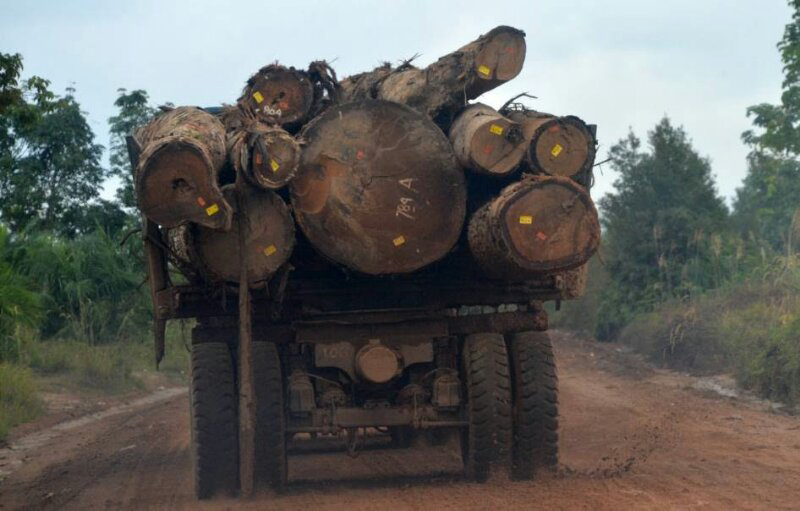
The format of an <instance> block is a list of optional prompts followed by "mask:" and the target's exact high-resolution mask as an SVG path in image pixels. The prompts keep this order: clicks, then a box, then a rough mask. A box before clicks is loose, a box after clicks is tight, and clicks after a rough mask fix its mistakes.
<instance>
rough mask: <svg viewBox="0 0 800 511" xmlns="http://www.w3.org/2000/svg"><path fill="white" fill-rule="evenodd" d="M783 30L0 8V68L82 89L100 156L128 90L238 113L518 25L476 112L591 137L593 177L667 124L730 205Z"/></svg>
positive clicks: (346, 8) (318, 8)
mask: <svg viewBox="0 0 800 511" xmlns="http://www.w3.org/2000/svg"><path fill="white" fill-rule="evenodd" d="M790 17H791V11H790V10H789V8H788V6H787V5H786V3H785V2H784V1H782V0H741V1H738V0H702V1H698V0H671V1H669V2H664V1H663V0H658V1H656V0H603V1H598V0H572V1H570V2H564V1H556V0H528V1H517V0H507V1H504V2H486V1H483V2H480V1H472V0H460V1H440V2H434V1H422V0H418V1H411V0H409V1H388V0H387V1H383V2H379V1H375V0H373V1H370V2H367V1H356V0H337V1H330V2H323V1H318V0H303V1H302V2H300V1H294V2H289V1H286V0H283V1H280V2H278V1H269V0H260V1H259V0H239V1H230V2H212V1H206V0H192V1H187V0H176V1H171V2H168V1H166V0H162V1H157V0H141V1H136V0H126V1H118V2H112V1H108V0H72V1H69V2H65V1H63V0H59V1H54V0H39V1H36V2H32V1H19V0H17V1H10V0H0V52H4V53H20V54H22V56H23V58H24V65H25V69H24V71H23V76H24V77H27V76H30V75H39V76H42V77H44V78H47V79H49V80H51V82H52V84H53V89H54V90H55V91H61V92H63V91H64V90H65V89H66V88H67V87H70V86H73V87H75V88H76V89H77V92H76V97H77V100H78V101H79V102H80V104H81V106H82V108H83V110H84V111H86V113H87V116H88V118H89V122H90V124H91V126H92V129H93V130H94V132H95V134H96V136H97V139H98V141H99V142H100V143H101V144H103V145H104V146H106V147H108V145H109V141H108V124H107V120H108V118H109V117H110V116H112V115H114V113H115V109H114V106H113V103H114V100H115V99H116V97H117V89H119V88H121V87H123V88H126V89H128V90H133V89H144V90H146V91H147V92H148V93H149V94H150V97H151V100H152V101H153V103H155V104H161V103H165V102H172V103H174V104H176V105H198V106H212V105H219V104H222V103H232V102H234V101H235V100H236V98H237V97H238V96H239V93H240V91H241V89H242V86H243V85H244V82H245V80H246V79H247V78H248V77H249V76H250V75H251V74H252V73H253V72H254V71H256V70H257V69H259V68H260V67H261V66H263V65H265V64H268V63H272V62H274V61H276V60H278V61H280V62H281V63H283V64H285V65H291V66H295V67H299V68H304V67H305V66H306V65H307V64H308V63H309V62H310V61H312V60H318V59H326V60H328V61H329V62H332V63H333V67H334V68H335V69H336V71H337V73H338V74H339V76H340V77H343V76H347V75H349V74H352V73H357V72H360V71H365V70H368V69H371V68H372V67H374V66H375V65H378V64H380V63H382V62H383V61H389V62H393V63H397V62H398V61H400V60H402V59H405V58H408V57H410V56H412V55H415V54H420V55H421V56H420V57H419V58H418V59H417V61H416V62H417V64H418V65H423V66H424V65H427V64H428V63H430V62H432V61H434V60H436V59H437V58H438V57H440V56H441V55H444V54H446V53H448V52H450V51H453V50H455V49H457V48H459V47H460V46H462V45H464V44H466V43H468V42H470V41H472V40H474V39H475V38H476V37H477V36H479V35H480V34H482V33H485V32H487V31H489V30H490V29H491V28H493V27H495V26H497V25H511V26H514V27H517V28H520V29H522V30H524V31H525V32H526V34H527V37H526V40H527V57H526V62H525V67H524V68H523V71H522V73H521V74H520V75H519V76H518V77H517V78H515V79H514V80H512V81H511V82H509V83H506V84H504V85H503V86H501V87H499V88H497V89H495V90H493V91H491V92H489V93H487V94H485V95H484V96H481V98H479V101H481V102H484V103H487V104H489V105H492V106H495V107H499V106H500V105H502V104H503V103H504V102H505V100H506V99H508V98H509V97H511V96H513V95H516V94H518V93H520V92H528V93H530V94H532V95H534V96H536V97H537V99H535V100H530V103H529V104H530V106H531V107H533V108H535V109H536V110H540V111H545V112H550V113H554V114H559V115H578V116H579V117H581V118H583V119H584V120H585V121H587V122H588V123H593V124H597V125H598V138H599V140H600V147H599V153H598V161H601V160H603V159H605V155H606V152H607V150H608V149H609V148H610V147H611V146H612V145H613V144H614V143H615V142H617V141H619V140H620V139H621V138H623V137H624V136H626V135H627V133H628V131H629V130H633V131H634V133H636V134H637V135H638V136H639V137H641V138H645V137H646V134H647V131H648V130H650V129H652V127H653V126H654V125H655V124H656V123H657V122H658V121H659V120H660V119H661V118H662V117H663V116H664V115H667V116H669V117H670V119H671V120H672V121H673V123H674V124H677V125H681V126H683V127H684V128H685V129H686V131H687V133H688V134H689V136H690V137H691V139H692V140H693V143H694V146H695V148H696V149H697V150H698V151H699V152H700V153H701V154H703V155H704V156H707V157H708V158H709V159H710V160H711V163H712V168H713V171H714V174H715V175H716V178H717V183H718V188H719V191H720V193H721V194H723V195H724V196H725V197H727V198H728V200H729V201H730V199H731V198H732V197H733V196H734V195H735V190H736V188H737V187H738V186H740V184H741V181H742V178H743V177H744V176H745V173H746V170H747V165H746V155H747V152H748V150H747V147H746V146H744V145H743V144H742V142H741V138H740V137H741V133H742V132H743V131H744V130H746V129H748V128H749V127H750V125H751V123H750V121H749V120H748V118H747V116H746V109H747V107H748V106H751V105H755V104H758V103H763V102H770V103H776V102H778V101H779V98H780V92H781V87H780V85H781V80H782V73H781V63H780V58H779V54H778V52H777V49H776V43H777V42H778V41H779V40H780V38H781V36H782V34H783V28H784V26H785V25H786V23H788V22H789V20H790ZM596 170H597V172H596V174H597V175H596V184H595V188H594V189H593V191H592V195H594V196H595V197H600V196H602V195H603V194H605V193H607V192H609V191H612V190H613V182H614V180H615V175H614V172H613V171H612V169H611V168H610V167H609V166H608V165H607V164H606V165H601V166H600V167H598V168H597V169H596ZM115 186H116V182H113V181H112V182H109V183H108V184H107V186H106V190H105V192H104V196H106V197H110V196H112V195H113V190H114V188H115Z"/></svg>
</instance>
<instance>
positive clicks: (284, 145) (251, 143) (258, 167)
mask: <svg viewBox="0 0 800 511" xmlns="http://www.w3.org/2000/svg"><path fill="white" fill-rule="evenodd" d="M223 122H224V123H225V129H226V130H227V133H228V134H227V146H228V157H229V158H230V161H231V165H232V166H233V168H234V170H235V171H236V173H237V174H240V173H241V174H242V175H243V176H244V177H245V178H246V179H247V180H248V182H249V183H250V184H252V185H254V186H257V187H258V188H261V189H265V190H277V189H278V188H282V187H284V186H286V185H287V184H288V183H289V181H291V180H292V178H293V177H294V175H295V173H296V171H297V164H298V163H299V161H300V145H299V144H298V143H297V141H295V139H294V137H292V136H291V135H290V134H289V133H287V132H286V131H285V130H283V129H281V128H278V127H274V126H269V125H267V124H264V123H263V122H260V121H258V120H256V118H255V117H253V116H251V115H249V114H248V113H247V112H246V111H245V110H243V109H242V108H240V107H233V108H229V109H227V110H226V111H225V113H224V114H223Z"/></svg>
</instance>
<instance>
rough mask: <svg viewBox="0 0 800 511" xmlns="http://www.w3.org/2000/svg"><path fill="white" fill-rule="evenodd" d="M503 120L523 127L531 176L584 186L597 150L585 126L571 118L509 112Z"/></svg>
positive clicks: (526, 156) (526, 157) (521, 111)
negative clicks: (559, 177) (510, 120)
mask: <svg viewBox="0 0 800 511" xmlns="http://www.w3.org/2000/svg"><path fill="white" fill-rule="evenodd" d="M506 116H507V117H508V118H509V119H512V120H513V121H516V122H518V123H520V124H522V125H523V127H524V132H525V138H526V139H527V140H529V144H528V148H527V152H526V155H525V161H526V165H527V167H528V168H529V170H530V171H531V172H534V173H536V174H545V175H548V176H561V177H569V178H571V179H574V180H576V181H579V182H581V183H582V184H584V185H586V181H587V179H588V175H590V174H591V170H592V166H593V165H594V157H595V152H596V146H597V141H596V140H595V137H594V135H593V134H592V131H591V130H590V129H589V128H588V126H587V125H586V123H584V122H583V121H582V120H581V119H579V118H578V117H575V116H571V115H570V116H566V117H556V116H555V115H551V114H545V113H541V112H534V111H532V110H529V111H526V110H511V111H509V112H506Z"/></svg>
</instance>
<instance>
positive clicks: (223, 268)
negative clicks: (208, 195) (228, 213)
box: [168, 185, 295, 287]
mask: <svg viewBox="0 0 800 511" xmlns="http://www.w3.org/2000/svg"><path fill="white" fill-rule="evenodd" d="M235 192H236V190H235V188H234V185H227V186H225V187H223V194H224V196H225V198H226V200H227V201H228V202H229V203H230V204H232V205H233V206H234V212H233V217H232V227H231V229H229V230H228V231H220V230H215V229H209V228H207V227H204V226H202V225H196V224H195V225H183V226H180V227H178V228H175V229H170V230H169V236H168V243H169V247H170V249H171V252H172V254H173V255H174V257H175V258H176V259H177V263H178V264H180V265H181V266H182V267H184V268H189V269H191V270H192V271H193V272H195V273H196V274H198V275H199V276H200V277H201V278H202V280H204V281H206V282H209V283H224V282H237V281H239V277H240V266H239V261H240V254H239V243H238V240H239V223H240V222H244V229H245V239H246V244H245V257H246V259H247V274H248V278H247V280H248V282H249V284H250V286H251V287H261V286H263V285H264V284H265V283H266V282H267V281H268V280H269V278H270V277H271V276H272V275H273V274H274V273H275V272H276V271H277V270H278V268H280V267H281V266H282V265H283V264H284V263H286V261H288V260H289V256H290V255H291V254H292V250H293V248H294V243H295V232H294V222H293V221H292V216H291V213H290V212H289V208H288V207H287V206H286V203H284V202H283V200H282V199H281V198H280V197H279V196H278V195H277V194H275V193H274V192H265V191H261V190H255V189H252V188H250V189H246V191H245V193H244V194H242V193H240V194H237V193H235Z"/></svg>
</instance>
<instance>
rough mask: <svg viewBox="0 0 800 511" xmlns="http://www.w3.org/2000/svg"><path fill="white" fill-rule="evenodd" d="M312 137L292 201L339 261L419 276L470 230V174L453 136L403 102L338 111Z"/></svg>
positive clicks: (309, 230)
mask: <svg viewBox="0 0 800 511" xmlns="http://www.w3.org/2000/svg"><path fill="white" fill-rule="evenodd" d="M303 138H304V139H305V140H306V146H305V147H304V150H303V154H302V157H301V161H300V168H299V170H298V174H297V177H296V178H295V179H294V180H293V181H292V183H291V186H290V188H291V192H292V204H293V206H294V212H295V217H296V219H297V223H298V224H299V225H300V228H301V229H302V230H303V232H304V233H305V235H306V237H307V238H308V240H309V241H310V242H311V244H312V245H313V246H314V247H315V248H316V249H317V250H318V251H319V252H321V253H322V254H323V255H325V256H326V257H328V258H329V259H331V260H333V261H335V262H338V263H340V264H343V265H345V266H347V267H349V268H352V269H354V270H357V271H360V272H363V273H367V274H373V275H377V274H389V273H406V272H412V271H414V270H417V269H419V268H422V267H423V266H426V265H428V264H430V263H432V262H434V261H436V260H438V259H440V258H442V257H443V256H444V255H445V254H447V253H448V252H449V251H450V249H451V248H452V247H453V245H454V244H455V243H456V241H457V240H458V238H459V235H460V233H461V227H462V225H463V223H464V215H465V203H466V187H465V183H464V175H463V172H462V171H461V169H460V168H459V166H458V163H457V162H456V160H455V157H454V155H453V150H452V148H451V146H450V143H449V142H448V140H447V138H446V137H445V136H444V134H443V133H442V132H441V131H440V130H439V128H437V127H436V126H435V125H434V124H433V123H432V122H431V121H430V120H429V119H427V118H425V117H424V116H422V115H420V114H419V113H417V112H415V111H413V110H411V109H410V108H407V107H404V106H402V105H399V104H396V103H390V102H387V101H375V100H369V101H362V102H357V103H348V104H344V105H339V106H335V107H332V108H330V109H329V110H327V111H326V112H325V113H324V114H323V115H321V116H320V117H317V118H316V119H315V120H314V121H313V122H312V123H310V124H309V125H308V126H307V127H306V129H305V130H304V131H303Z"/></svg>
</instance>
